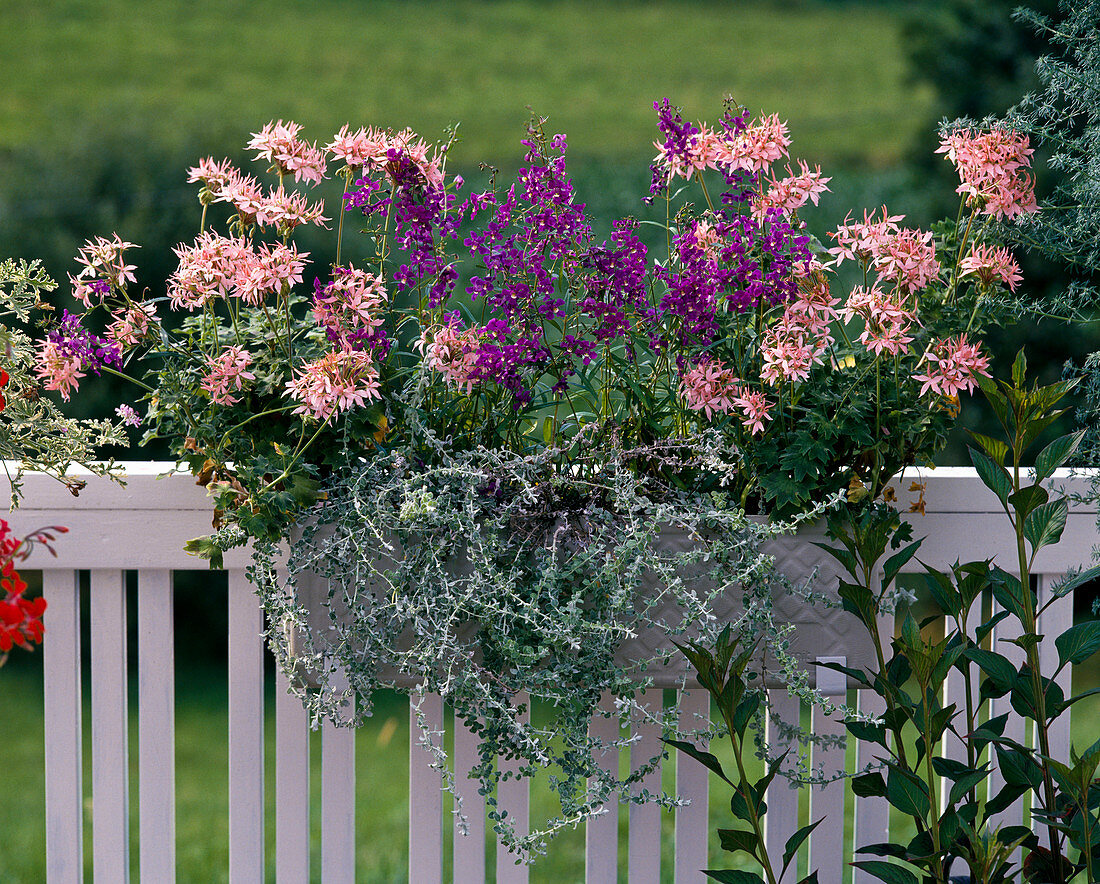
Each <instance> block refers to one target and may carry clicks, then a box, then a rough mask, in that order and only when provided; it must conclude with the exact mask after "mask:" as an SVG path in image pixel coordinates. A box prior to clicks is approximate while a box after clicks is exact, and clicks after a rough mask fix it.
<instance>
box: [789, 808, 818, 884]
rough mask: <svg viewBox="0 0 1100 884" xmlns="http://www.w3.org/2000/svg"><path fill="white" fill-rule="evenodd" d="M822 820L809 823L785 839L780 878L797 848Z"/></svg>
mask: <svg viewBox="0 0 1100 884" xmlns="http://www.w3.org/2000/svg"><path fill="white" fill-rule="evenodd" d="M823 819H825V817H822V818H821V819H820V820H818V821H817V822H816V823H810V824H809V825H808V826H803V827H802V828H801V829H799V830H798V831H797V832H795V833H794V834H793V835H791V837H790V838H788V839H787V844H786V846H785V847H784V848H783V870H782V871H781V872H780V873H779V877H780V878H782V877H783V873H784V872H786V871H787V866H789V865H790V864H791V860H792V859H794V856H795V854H796V853H798V848H799V847H801V846H802V842H803V841H805V840H806V839H807V838H809V837H810V832H812V831H813V830H814V829H816V828H817V827H818V826H819V825H820V824H821V820H823Z"/></svg>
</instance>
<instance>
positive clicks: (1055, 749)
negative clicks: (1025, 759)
mask: <svg viewBox="0 0 1100 884" xmlns="http://www.w3.org/2000/svg"><path fill="white" fill-rule="evenodd" d="M1057 579H1058V575H1052V574H1040V575H1039V604H1040V605H1045V604H1046V603H1047V602H1048V601H1049V600H1050V598H1051V587H1052V586H1053V585H1054V583H1055V582H1056V581H1057ZM1072 625H1073V595H1072V593H1071V594H1070V595H1068V596H1064V597H1062V598H1060V599H1056V600H1055V601H1054V603H1053V604H1052V605H1051V606H1050V607H1049V608H1047V609H1046V610H1045V611H1043V613H1042V615H1040V617H1039V634H1040V635H1043V636H1046V638H1045V639H1044V640H1043V641H1042V642H1041V643H1040V645H1039V669H1040V671H1041V672H1042V673H1043V674H1044V675H1046V676H1047V677H1048V678H1049V677H1050V675H1051V673H1053V672H1054V671H1055V670H1056V669H1057V668H1058V648H1057V647H1055V644H1054V639H1055V638H1057V637H1058V636H1059V635H1061V634H1062V633H1063V632H1065V631H1066V630H1067V629H1069V628H1070V627H1071V626H1072ZM1055 681H1056V682H1057V684H1058V686H1059V687H1060V688H1061V689H1062V693H1063V694H1064V695H1065V696H1066V699H1069V698H1070V697H1071V696H1073V684H1072V668H1071V667H1069V666H1067V667H1066V668H1065V669H1063V670H1062V671H1061V672H1060V673H1058V677H1057V678H1056V679H1055ZM1070 711H1071V712H1072V708H1071V710H1070ZM1070 721H1071V718H1070V713H1068V712H1067V713H1064V714H1063V715H1062V717H1061V718H1059V719H1057V720H1056V721H1055V722H1054V724H1053V725H1051V728H1050V733H1049V736H1050V753H1051V755H1052V756H1053V757H1054V758H1064V759H1068V758H1069V747H1070ZM1086 745H1088V744H1086Z"/></svg>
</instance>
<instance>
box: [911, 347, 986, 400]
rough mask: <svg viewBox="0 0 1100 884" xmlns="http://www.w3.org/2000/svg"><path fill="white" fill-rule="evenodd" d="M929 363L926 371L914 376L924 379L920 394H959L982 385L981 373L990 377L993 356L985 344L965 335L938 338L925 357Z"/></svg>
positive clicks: (916, 379)
mask: <svg viewBox="0 0 1100 884" xmlns="http://www.w3.org/2000/svg"><path fill="white" fill-rule="evenodd" d="M923 361H924V362H926V363H927V364H928V367H927V368H926V369H925V373H924V374H915V375H913V380H915V381H920V382H921V390H920V395H922V396H923V395H924V394H925V393H927V392H929V391H931V392H933V393H939V394H940V395H941V396H958V395H959V391H960V390H966V391H967V392H971V391H973V390H974V388H975V387H976V386H977V385H978V381H977V377H978V375H984V376H985V377H989V359H988V357H986V356H983V355H982V352H981V347H980V346H979V345H978V344H972V343H970V342H969V341H968V340H967V339H966V335H965V334H962V335H959V336H957V337H954V338H947V339H946V340H943V341H937V342H936V344H935V345H934V346H933V347H932V349H931V350H929V352H928V353H926V354H925V356H924V360H923Z"/></svg>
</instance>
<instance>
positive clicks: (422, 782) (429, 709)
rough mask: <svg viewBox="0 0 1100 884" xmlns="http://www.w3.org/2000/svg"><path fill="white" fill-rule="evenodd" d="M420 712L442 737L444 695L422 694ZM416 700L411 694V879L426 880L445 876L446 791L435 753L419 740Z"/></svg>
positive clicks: (438, 737)
mask: <svg viewBox="0 0 1100 884" xmlns="http://www.w3.org/2000/svg"><path fill="white" fill-rule="evenodd" d="M417 699H418V700H419V705H420V713H421V715H423V716H424V723H425V724H426V725H427V727H428V729H429V730H431V731H435V735H433V737H432V739H433V740H434V741H436V742H438V743H442V741H443V734H442V731H443V698H442V697H440V696H439V695H438V694H423V695H420V696H419V697H418V698H417ZM420 739H421V735H420V726H419V724H417V714H416V702H415V701H414V698H413V696H412V695H410V696H409V880H410V881H423V882H424V884H432V882H440V881H442V880H443V822H442V816H443V792H442V791H441V784H440V779H439V771H437V770H433V769H432V764H433V762H434V761H435V756H434V755H432V753H431V752H430V751H429V750H428V749H427V748H426V747H425V746H423V745H421V743H420Z"/></svg>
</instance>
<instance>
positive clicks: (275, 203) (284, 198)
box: [187, 157, 331, 235]
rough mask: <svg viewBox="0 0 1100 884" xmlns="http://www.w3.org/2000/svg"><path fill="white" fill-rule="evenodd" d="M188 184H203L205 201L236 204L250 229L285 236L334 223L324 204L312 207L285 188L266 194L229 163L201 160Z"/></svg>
mask: <svg viewBox="0 0 1100 884" xmlns="http://www.w3.org/2000/svg"><path fill="white" fill-rule="evenodd" d="M187 180H188V181H191V182H196V181H201V182H202V183H203V190H204V193H203V195H202V196H203V197H204V198H205V199H209V200H212V201H213V202H222V203H230V204H232V206H233V208H235V209H236V210H237V214H238V215H239V216H240V219H241V223H242V224H243V225H245V226H246V227H247V226H252V225H254V224H258V225H260V226H262V227H263V226H266V227H274V228H276V229H277V230H278V232H279V233H280V235H282V234H286V233H289V232H290V231H292V230H294V228H296V227H298V226H300V225H302V224H314V225H316V226H318V227H324V226H326V224H327V223H328V221H329V220H331V219H329V218H327V217H325V214H324V204H323V203H321V202H314V203H310V202H309V200H308V199H307V198H306V196H305V194H303V193H300V192H299V191H296V190H294V191H290V192H288V191H287V190H286V189H285V188H284V187H283V186H282V185H280V186H279V187H277V188H275V189H274V190H268V191H266V192H265V191H264V190H263V188H261V187H260V184H259V182H257V181H256V179H255V178H253V177H252V176H251V175H245V174H244V173H242V172H240V171H239V170H238V169H236V168H234V166H233V165H232V163H230V162H229V160H222V161H221V162H215V161H214V159H213V158H212V157H207V158H205V159H203V160H200V161H199V164H198V165H197V166H193V167H192V168H191V169H189V170H188V174H187Z"/></svg>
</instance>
